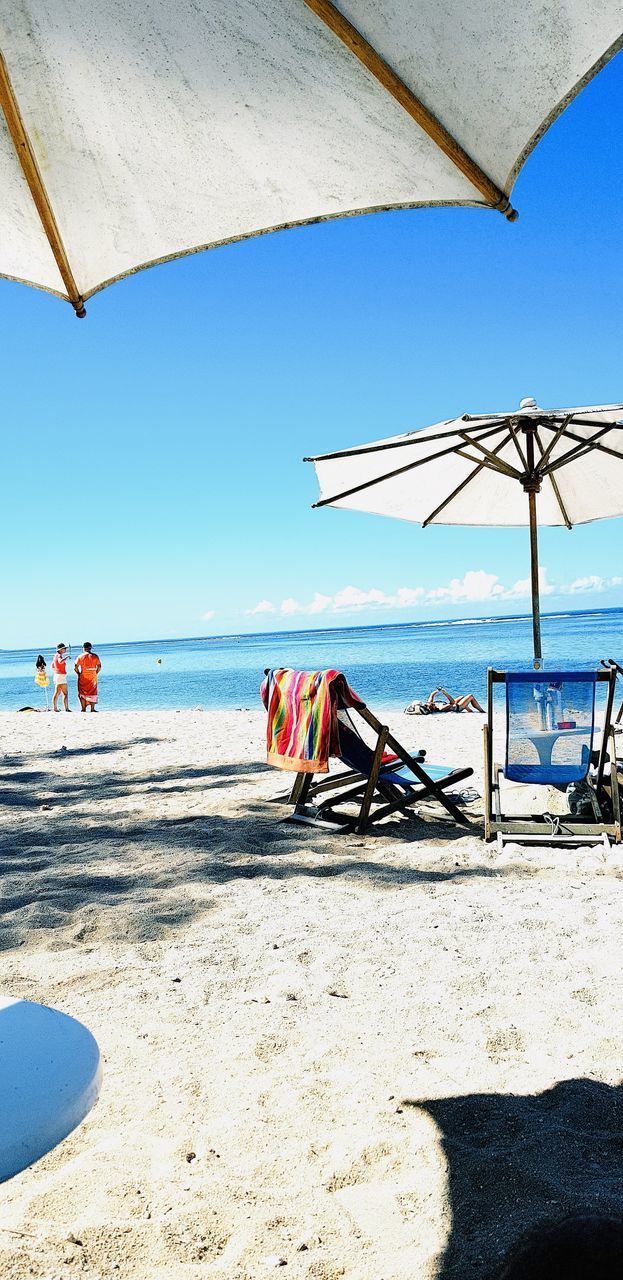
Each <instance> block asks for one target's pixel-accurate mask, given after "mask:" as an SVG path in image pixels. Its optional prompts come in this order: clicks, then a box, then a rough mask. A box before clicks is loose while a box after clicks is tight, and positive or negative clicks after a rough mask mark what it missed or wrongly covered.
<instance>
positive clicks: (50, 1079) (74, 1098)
mask: <svg viewBox="0 0 623 1280" xmlns="http://www.w3.org/2000/svg"><path fill="white" fill-rule="evenodd" d="M101 1078H102V1066H101V1059H100V1052H99V1049H98V1047H97V1043H96V1041H95V1039H94V1038H93V1036H92V1035H91V1032H90V1031H88V1030H87V1028H86V1027H84V1026H83V1025H82V1023H80V1022H76V1020H75V1019H74V1018H69V1017H68V1016H67V1015H66V1014H64V1013H59V1012H58V1010H56V1009H48V1008H46V1006H45V1005H40V1004H33V1003H31V1001H29V1000H11V999H0V1182H5V1181H6V1180H7V1178H12V1177H13V1176H14V1175H15V1174H16V1173H19V1172H20V1171H21V1170H22V1169H26V1168H27V1167H28V1165H30V1164H33V1163H34V1161H35V1160H39V1159H40V1158H41V1156H43V1155H45V1154H46V1152H48V1151H51V1150H52V1148H53V1147H55V1146H56V1145H57V1144H58V1143H59V1142H62V1140H63V1138H66V1137H67V1135H68V1134H69V1133H71V1131H72V1129H75V1128H76V1126H77V1125H79V1124H80V1122H81V1120H84V1117H85V1116H86V1115H87V1113H88V1112H89V1111H90V1110H91V1107H92V1106H93V1105H94V1103H95V1102H96V1101H97V1098H98V1096H99V1091H100V1086H101Z"/></svg>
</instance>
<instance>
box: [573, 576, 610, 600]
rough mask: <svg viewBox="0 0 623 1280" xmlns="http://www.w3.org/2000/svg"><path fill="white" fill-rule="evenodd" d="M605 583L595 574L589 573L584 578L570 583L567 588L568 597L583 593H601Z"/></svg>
mask: <svg viewBox="0 0 623 1280" xmlns="http://www.w3.org/2000/svg"><path fill="white" fill-rule="evenodd" d="M607 585H608V584H607V581H606V579H605V578H602V577H600V576H599V575H598V574H596V573H590V574H588V575H587V577H585V578H576V579H575V582H570V583H569V586H568V587H567V591H568V592H569V595H572V596H573V595H576V594H577V593H578V592H583V591H603V590H604V587H606V586H607Z"/></svg>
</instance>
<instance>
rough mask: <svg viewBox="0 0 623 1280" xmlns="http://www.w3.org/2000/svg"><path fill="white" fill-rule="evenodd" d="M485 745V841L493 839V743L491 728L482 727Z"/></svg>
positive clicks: (485, 725)
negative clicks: (490, 736) (491, 740)
mask: <svg viewBox="0 0 623 1280" xmlns="http://www.w3.org/2000/svg"><path fill="white" fill-rule="evenodd" d="M482 731H483V738H484V745H485V788H484V790H485V840H490V839H491V743H490V739H489V726H488V724H484V725H483V726H482Z"/></svg>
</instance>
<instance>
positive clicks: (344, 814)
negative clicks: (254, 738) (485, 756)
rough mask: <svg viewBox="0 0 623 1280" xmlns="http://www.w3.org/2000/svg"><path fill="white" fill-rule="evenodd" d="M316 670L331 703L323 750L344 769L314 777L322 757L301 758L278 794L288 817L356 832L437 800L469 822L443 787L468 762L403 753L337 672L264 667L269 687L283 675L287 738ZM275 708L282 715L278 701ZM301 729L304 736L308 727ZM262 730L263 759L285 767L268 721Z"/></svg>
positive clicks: (305, 714)
mask: <svg viewBox="0 0 623 1280" xmlns="http://www.w3.org/2000/svg"><path fill="white" fill-rule="evenodd" d="M323 674H324V676H325V677H327V676H328V677H330V679H329V680H328V681H327V684H328V687H329V688H330V689H331V697H332V700H333V703H334V705H333V713H334V714H333V719H332V734H331V744H330V751H329V754H330V755H332V756H333V757H334V758H336V759H338V760H340V762H341V763H342V765H343V766H344V768H343V769H342V770H341V771H340V772H336V773H332V774H327V773H324V776H322V777H321V778H320V780H319V781H314V775H315V773H316V772H318V773H322V772H324V761H323V765H322V766H320V765H319V767H318V769H317V770H316V768H315V767H314V764H313V762H312V763H308V762H307V761H306V760H302V761H301V762H300V763H301V764H302V767H301V768H300V769H298V770H297V776H296V778H295V781H294V785H293V787H292V790H291V792H290V794H289V796H284V797H279V799H287V800H288V801H289V803H291V804H292V805H293V812H292V814H291V815H290V817H289V819H288V820H289V821H295V822H302V823H306V824H309V825H313V826H323V827H325V828H329V829H333V830H335V829H336V828H337V829H339V830H342V831H353V830H355V831H357V832H360V833H361V832H365V831H367V830H368V828H369V826H370V825H371V824H372V823H375V822H379V821H380V820H381V819H382V818H386V817H388V816H389V814H391V813H395V812H406V811H407V810H408V809H410V808H412V806H413V805H415V804H418V803H420V802H421V801H437V802H438V803H439V804H440V805H441V807H442V808H443V809H444V810H445V811H446V812H447V813H448V814H450V816H451V817H452V818H453V819H454V820H455V821H456V822H458V823H460V824H461V825H464V826H469V825H470V824H469V821H468V819H467V818H466V816H465V814H464V813H462V812H461V810H460V809H459V807H458V806H457V804H456V803H455V801H454V800H453V799H452V798H451V796H449V795H448V794H446V793H447V792H448V791H449V790H453V789H455V788H456V787H457V786H458V785H459V784H460V783H461V782H463V781H464V780H465V779H466V778H470V777H471V776H472V774H473V772H474V771H473V769H471V768H469V767H465V768H461V769H452V768H448V767H447V766H445V765H443V766H441V765H430V764H428V763H425V761H424V755H425V753H424V752H422V751H419V752H416V753H415V754H414V755H412V754H410V753H409V752H408V751H407V750H406V749H405V748H404V747H403V746H402V745H401V743H400V742H398V740H397V739H396V738H395V737H394V736H393V734H392V733H390V730H389V728H388V727H387V725H383V724H382V723H381V721H380V720H378V719H377V717H376V716H375V715H374V714H373V712H372V711H370V709H369V707H367V706H366V705H365V703H364V702H362V700H361V699H360V698H358V697H357V695H356V694H354V693H353V691H352V690H351V689H349V687H348V684H347V682H346V680H345V678H344V676H343V675H342V674H341V673H339V672H335V673H334V672H329V673H311V674H310V673H298V672H276V673H275V672H269V673H267V676H268V686H269V688H270V682H271V679H273V680H274V679H275V678H277V679H281V678H283V680H284V686H285V688H286V690H287V696H288V698H289V700H290V707H289V712H290V719H291V723H292V728H291V729H290V731H289V733H288V741H291V740H292V739H293V738H295V737H296V733H295V728H294V726H295V725H296V724H297V723H298V719H299V718H302V719H303V722H304V725H307V724H309V723H310V711H309V698H310V695H309V688H310V682H311V681H312V680H313V679H314V678H315V677H318V676H321V675H323ZM303 681H304V683H303ZM299 688H303V689H304V693H303V694H302V695H301V696H300V702H301V703H303V704H304V705H297V693H298V689H299ZM264 701H265V705H270V695H269V693H265V695H264ZM349 708H351V709H352V712H353V714H356V715H358V716H359V717H360V718H361V720H362V721H364V723H365V724H367V725H368V726H369V728H370V729H371V730H372V734H373V735H374V738H375V741H374V746H369V745H368V743H367V742H366V741H365V740H364V738H363V737H362V736H361V734H360V733H359V731H358V729H357V727H356V725H355V722H354V719H353V715H351V714H350V712H349ZM279 714H280V716H281V717H283V707H282V708H281V710H280V713H279ZM303 736H304V737H305V736H306V737H307V738H309V731H307V734H306V735H303ZM268 737H269V756H268V758H269V763H272V764H277V765H278V767H290V768H291V767H292V764H291V763H286V764H285V766H284V764H283V763H280V762H279V760H278V758H277V757H276V753H275V751H274V750H272V751H271V746H274V738H273V737H271V730H270V724H269V735H268ZM299 740H300V738H299ZM388 748H389V750H388ZM318 755H319V757H320V758H321V759H322V758H323V756H324V753H320V752H318ZM347 805H348V806H353V807H354V813H353V812H348V810H346V809H345V806H347Z"/></svg>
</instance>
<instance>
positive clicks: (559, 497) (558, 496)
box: [534, 427, 573, 529]
mask: <svg viewBox="0 0 623 1280" xmlns="http://www.w3.org/2000/svg"><path fill="white" fill-rule="evenodd" d="M534 437H535V440H536V442H537V444H538V446H539V449H540V450H541V457H540V459H539V462H538V464H537V465H538V468H539V470H540V468H541V464H542V462H543V459H544V458H545V457H546V456H548V455H549V454H550V453H551V451H552V448H553V444H555V439H554V441H553V442H552V443H550V444H549V445H548V446H547V448H546V449H545V450H544V449H543V445H542V442H541V437H540V435H539V430H538V427H535V430H534ZM556 438H558V433H557V435H556ZM547 479H548V480H549V482H550V484H551V486H552V489H553V491H554V497H555V499H556V502H557V503H558V507H559V510H560V514H561V516H562V518H563V520H564V522H565V524H566V526H567V528H568V529H572V528H573V524H572V522H571V520H570V519H569V515H568V512H567V508H566V507H565V504H564V502H563V500H562V495H561V492H560V489H559V488H558V484H557V482H556V480H555V479H554V476H552V475H550V476H548V477H547Z"/></svg>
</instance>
